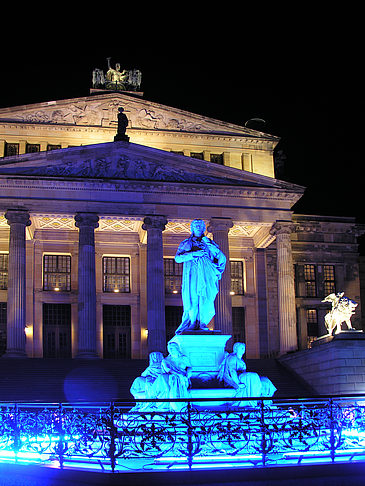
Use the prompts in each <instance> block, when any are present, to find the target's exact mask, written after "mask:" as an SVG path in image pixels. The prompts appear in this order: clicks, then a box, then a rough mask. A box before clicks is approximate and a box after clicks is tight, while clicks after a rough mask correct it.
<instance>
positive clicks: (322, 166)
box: [0, 49, 365, 223]
mask: <svg viewBox="0 0 365 486" xmlns="http://www.w3.org/2000/svg"><path fill="white" fill-rule="evenodd" d="M18 54H19V53H14V52H8V53H7V58H6V59H4V57H3V63H2V65H3V66H10V65H12V64H13V63H14V62H15V61H17V59H16V58H17V55H18ZM107 57H111V58H112V64H113V65H114V64H115V62H120V64H121V67H122V68H127V69H128V68H134V67H136V68H139V69H140V70H141V71H142V91H143V92H144V98H145V99H147V100H151V101H156V102H159V103H162V104H165V105H168V106H172V107H176V108H180V109H183V110H187V111H191V112H194V113H198V114H201V115H206V116H209V117H214V118H217V119H220V120H224V121H228V122H232V123H236V124H239V125H244V123H245V122H246V121H247V120H248V119H250V118H254V117H258V118H262V119H264V120H265V121H266V124H265V127H264V128H263V131H266V132H268V133H271V134H274V135H277V136H279V137H280V138H281V141H280V143H279V145H278V147H277V150H276V151H277V152H278V151H280V153H281V154H284V158H285V164H284V166H282V167H281V169H280V172H278V173H277V176H278V178H281V179H283V180H286V181H290V182H294V183H296V184H299V185H303V186H305V187H307V190H306V193H305V195H304V197H303V198H302V200H301V201H300V202H299V203H298V204H297V206H296V207H295V210H296V212H300V213H306V214H323V215H334V216H354V217H356V218H357V219H358V221H359V222H362V223H365V218H364V214H363V198H362V192H363V185H364V183H363V179H364V176H363V174H362V172H361V171H362V166H363V165H364V151H363V149H362V144H363V129H362V128H363V112H364V97H363V95H362V88H361V83H360V82H357V81H354V80H356V76H355V73H353V74H352V73H350V72H349V73H348V76H347V78H346V81H340V80H339V79H337V77H335V76H332V77H331V76H323V75H321V76H320V75H319V74H318V73H316V71H311V70H310V69H307V70H306V74H307V75H306V76H305V77H304V76H302V75H301V74H300V72H299V74H296V75H295V76H294V75H293V76H287V74H286V73H282V72H281V69H280V63H279V66H278V67H277V68H276V70H275V71H270V70H269V69H268V72H267V73H265V76H263V75H261V76H258V75H257V76H256V77H255V76H250V75H249V74H250V73H249V72H248V71H247V69H248V68H242V67H240V66H241V63H240V62H238V61H239V59H237V60H236V62H234V60H232V59H227V58H224V59H223V58H222V59H223V60H222V62H220V60H219V59H215V60H214V63H212V62H207V60H206V59H205V58H201V59H194V60H191V58H190V57H187V58H188V59H189V62H179V63H178V62H176V59H175V58H171V59H170V58H169V56H168V55H166V56H164V57H163V58H161V57H160V58H159V59H158V60H156V59H152V60H151V59H148V55H146V54H143V55H140V54H139V53H138V52H137V53H136V52H134V53H129V54H125V52H124V51H123V49H121V50H114V51H112V52H111V51H110V50H102V49H99V50H93V51H92V52H91V53H90V51H89V52H88V55H86V56H85V55H80V54H79V52H77V53H72V51H70V52H69V53H68V54H67V55H65V53H62V55H61V54H56V53H55V52H53V54H52V56H47V55H45V56H44V57H43V59H44V61H43V62H40V61H35V60H34V57H32V58H27V57H26V56H21V62H19V63H18V64H19V66H20V67H19V69H18V70H16V71H15V72H16V73H17V76H11V77H10V76H9V72H10V71H9V70H7V69H5V70H4V69H3V73H2V76H1V80H0V107H6V106H14V105H20V104H28V103H37V102H42V101H51V100H57V99H66V98H73V97H78V96H88V94H89V89H90V87H91V74H92V70H93V69H94V68H96V67H98V68H101V69H104V70H105V69H106V66H107V62H106V58H107ZM58 59H60V61H58ZM212 66H214V67H212ZM217 66H219V68H218V69H217ZM308 72H310V76H308ZM19 74H20V75H19ZM280 74H281V75H280ZM252 128H254V126H252ZM281 160H283V159H281Z"/></svg>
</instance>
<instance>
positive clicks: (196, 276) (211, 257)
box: [175, 219, 226, 334]
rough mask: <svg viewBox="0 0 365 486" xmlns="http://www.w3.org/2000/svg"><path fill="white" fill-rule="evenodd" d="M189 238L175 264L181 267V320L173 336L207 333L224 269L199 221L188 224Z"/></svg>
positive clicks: (222, 262)
mask: <svg viewBox="0 0 365 486" xmlns="http://www.w3.org/2000/svg"><path fill="white" fill-rule="evenodd" d="M190 227H191V232H192V234H191V236H190V237H189V238H187V239H186V240H184V241H183V242H182V243H180V245H179V247H178V249H177V252H176V256H175V261H176V262H177V263H183V264H184V268H183V278H182V300H183V308H184V312H183V316H182V321H181V324H180V326H179V327H178V329H177V330H176V334H181V333H182V332H184V331H209V328H208V324H209V322H210V321H211V320H212V318H213V317H214V315H215V308H214V300H215V298H216V296H217V293H218V283H219V280H220V279H221V276H222V273H223V271H224V269H225V266H226V257H225V255H224V254H223V252H222V251H221V250H220V248H219V246H218V245H217V244H216V243H215V242H214V241H213V240H211V239H210V238H208V237H207V236H204V233H205V230H206V227H205V223H204V221H203V220H201V219H194V221H192V223H191V226H190Z"/></svg>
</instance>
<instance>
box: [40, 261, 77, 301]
mask: <svg viewBox="0 0 365 486" xmlns="http://www.w3.org/2000/svg"><path fill="white" fill-rule="evenodd" d="M43 290H53V291H55V292H59V291H62V292H69V291H70V290H71V257H70V255H44V256H43Z"/></svg>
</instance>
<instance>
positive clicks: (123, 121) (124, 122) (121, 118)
mask: <svg viewBox="0 0 365 486" xmlns="http://www.w3.org/2000/svg"><path fill="white" fill-rule="evenodd" d="M127 126H128V117H127V115H126V114H125V113H124V108H122V107H120V108H118V131H117V134H116V135H115V137H114V142H119V141H125V142H128V141H129V137H128V135H126V133H125V132H126V130H127Z"/></svg>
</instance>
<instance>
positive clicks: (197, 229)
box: [190, 219, 206, 236]
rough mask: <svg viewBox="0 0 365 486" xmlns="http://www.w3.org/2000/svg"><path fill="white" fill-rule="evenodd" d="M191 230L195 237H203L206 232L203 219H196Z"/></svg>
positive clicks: (191, 225)
mask: <svg viewBox="0 0 365 486" xmlns="http://www.w3.org/2000/svg"><path fill="white" fill-rule="evenodd" d="M190 230H191V232H192V233H193V235H194V236H203V235H204V233H205V230H206V226H205V223H204V221H203V220H202V219H194V220H193V221H192V222H191V224H190Z"/></svg>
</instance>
